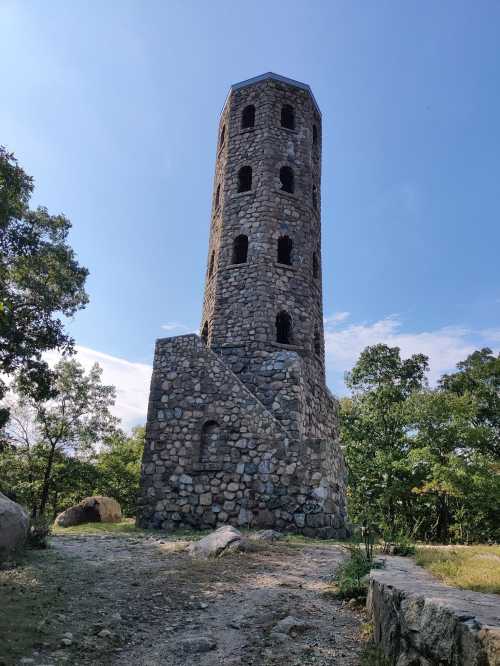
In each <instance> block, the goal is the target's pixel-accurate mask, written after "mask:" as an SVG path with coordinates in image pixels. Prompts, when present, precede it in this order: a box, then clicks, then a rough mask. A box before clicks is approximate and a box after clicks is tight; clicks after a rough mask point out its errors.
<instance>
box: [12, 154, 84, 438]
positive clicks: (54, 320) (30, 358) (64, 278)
mask: <svg viewBox="0 0 500 666" xmlns="http://www.w3.org/2000/svg"><path fill="white" fill-rule="evenodd" d="M32 192H33V179H32V178H31V177H30V176H28V175H27V174H26V173H25V172H24V171H23V169H22V168H21V167H20V166H19V165H18V163H17V161H16V160H15V158H14V156H13V155H12V154H10V153H8V152H7V151H6V150H5V148H3V147H2V146H0V375H1V374H3V375H12V374H13V373H15V372H16V371H19V370H21V371H22V378H23V381H24V382H25V384H26V387H30V390H31V391H32V392H33V394H34V395H35V396H36V397H38V398H41V399H43V398H47V397H48V396H49V395H50V383H51V373H50V371H49V368H48V365H47V363H46V362H45V361H44V360H43V359H42V354H43V352H45V351H48V350H51V349H59V350H62V351H66V352H68V351H70V350H71V348H72V345H73V340H72V339H71V338H70V337H69V336H68V335H67V334H66V333H65V331H64V326H63V321H62V319H61V317H62V316H66V317H70V316H72V315H73V314H74V313H75V312H76V311H77V310H79V309H80V308H83V307H84V306H85V305H86V303H87V301H88V298H87V294H86V293H85V289H84V285H85V280H86V277H87V273H88V271H87V269H86V268H83V267H81V266H80V265H79V264H78V262H77V260H76V257H75V253H74V251H73V250H72V249H71V247H70V246H69V244H68V233H69V230H70V228H71V223H70V221H69V220H68V219H67V218H66V217H65V216H64V215H49V213H48V211H47V209H46V208H43V207H38V208H37V209H36V210H30V208H29V201H30V197H31V194H32ZM5 392H6V385H5V382H4V381H2V380H1V379H0V400H1V399H2V398H3V396H4V395H5ZM7 418H8V410H7V409H6V408H5V407H4V408H2V409H1V410H0V427H1V426H2V425H3V424H4V423H5V422H6V420H7Z"/></svg>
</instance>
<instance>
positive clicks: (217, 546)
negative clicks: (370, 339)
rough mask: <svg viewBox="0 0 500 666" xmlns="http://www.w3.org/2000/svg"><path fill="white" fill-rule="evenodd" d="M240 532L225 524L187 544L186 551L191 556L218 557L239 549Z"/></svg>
mask: <svg viewBox="0 0 500 666" xmlns="http://www.w3.org/2000/svg"><path fill="white" fill-rule="evenodd" d="M241 540H242V534H241V532H239V531H238V530H237V529H236V528H235V527H231V525H225V526H224V527H219V529H218V530H215V532H212V533H211V534H207V536H205V537H203V538H202V539H200V540H199V541H194V542H193V543H191V544H190V545H189V548H188V552H189V554H190V555H192V556H193V557H200V558H204V559H206V558H209V557H219V556H220V555H223V554H225V553H227V552H230V551H231V552H234V551H237V550H239V548H240V546H241Z"/></svg>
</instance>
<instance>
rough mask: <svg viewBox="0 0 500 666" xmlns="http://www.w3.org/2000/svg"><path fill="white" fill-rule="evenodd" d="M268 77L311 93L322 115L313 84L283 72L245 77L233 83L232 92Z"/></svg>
mask: <svg viewBox="0 0 500 666" xmlns="http://www.w3.org/2000/svg"><path fill="white" fill-rule="evenodd" d="M267 79H274V80H275V81H281V82H282V83H288V84H289V85H291V86H295V87H296V88H302V90H306V91H307V92H308V93H309V95H310V96H311V99H312V101H313V104H314V107H315V109H316V111H317V112H318V113H319V114H320V115H321V111H320V108H319V106H318V102H317V101H316V99H315V97H314V95H313V91H312V90H311V86H309V85H307V83H302V82H301V81H296V80H295V79H289V78H288V77H287V76H281V74H275V73H274V72H266V73H265V74H260V75H259V76H254V77H252V78H251V79H245V81H239V82H238V83H233V85H232V86H231V88H230V92H232V91H233V90H238V89H239V88H246V87H247V86H251V85H254V84H255V83H260V82H261V81H266V80H267Z"/></svg>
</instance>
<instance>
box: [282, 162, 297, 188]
mask: <svg viewBox="0 0 500 666" xmlns="http://www.w3.org/2000/svg"><path fill="white" fill-rule="evenodd" d="M280 181H281V189H282V190H283V192H290V194H293V192H294V189H295V184H294V177H293V171H292V169H291V168H290V167H289V166H283V167H281V169H280Z"/></svg>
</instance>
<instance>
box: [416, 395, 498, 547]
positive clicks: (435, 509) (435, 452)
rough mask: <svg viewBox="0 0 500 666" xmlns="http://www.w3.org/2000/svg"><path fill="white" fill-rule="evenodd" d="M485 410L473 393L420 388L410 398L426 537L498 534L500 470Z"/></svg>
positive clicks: (419, 510)
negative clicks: (491, 450)
mask: <svg viewBox="0 0 500 666" xmlns="http://www.w3.org/2000/svg"><path fill="white" fill-rule="evenodd" d="M441 384H442V383H441ZM481 409H482V407H481V404H480V402H479V401H478V400H477V398H476V397H475V396H473V395H471V394H470V393H468V392H465V393H464V394H463V395H457V394H456V393H452V392H451V391H446V390H444V389H437V390H433V391H425V392H420V393H415V394H413V395H412V396H411V398H410V399H409V400H408V403H407V413H408V417H409V418H408V422H409V426H410V430H409V438H410V442H411V445H410V453H409V456H408V464H409V468H410V470H411V472H412V477H413V483H414V487H413V489H412V492H413V493H414V494H415V495H416V501H415V513H416V514H420V515H421V519H422V520H421V523H422V525H421V529H422V531H423V532H424V533H425V534H426V536H427V537H428V538H431V539H436V540H438V541H440V542H441V543H447V542H448V541H449V540H450V538H457V539H459V540H469V539H471V538H472V539H475V538H481V537H482V538H484V536H485V535H486V534H488V535H489V536H490V537H491V536H492V535H493V534H495V533H496V534H497V535H498V534H499V529H498V528H499V527H500V475H499V474H498V470H497V469H496V465H495V463H494V460H493V459H492V458H491V456H487V455H485V454H484V452H485V451H487V450H488V445H489V441H490V431H489V428H488V427H487V426H485V425H482V424H481V423H480V419H479V417H478V415H479V414H480V411H481ZM422 509H424V511H422ZM479 516H481V521H480V522H479V521H478V518H479Z"/></svg>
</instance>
